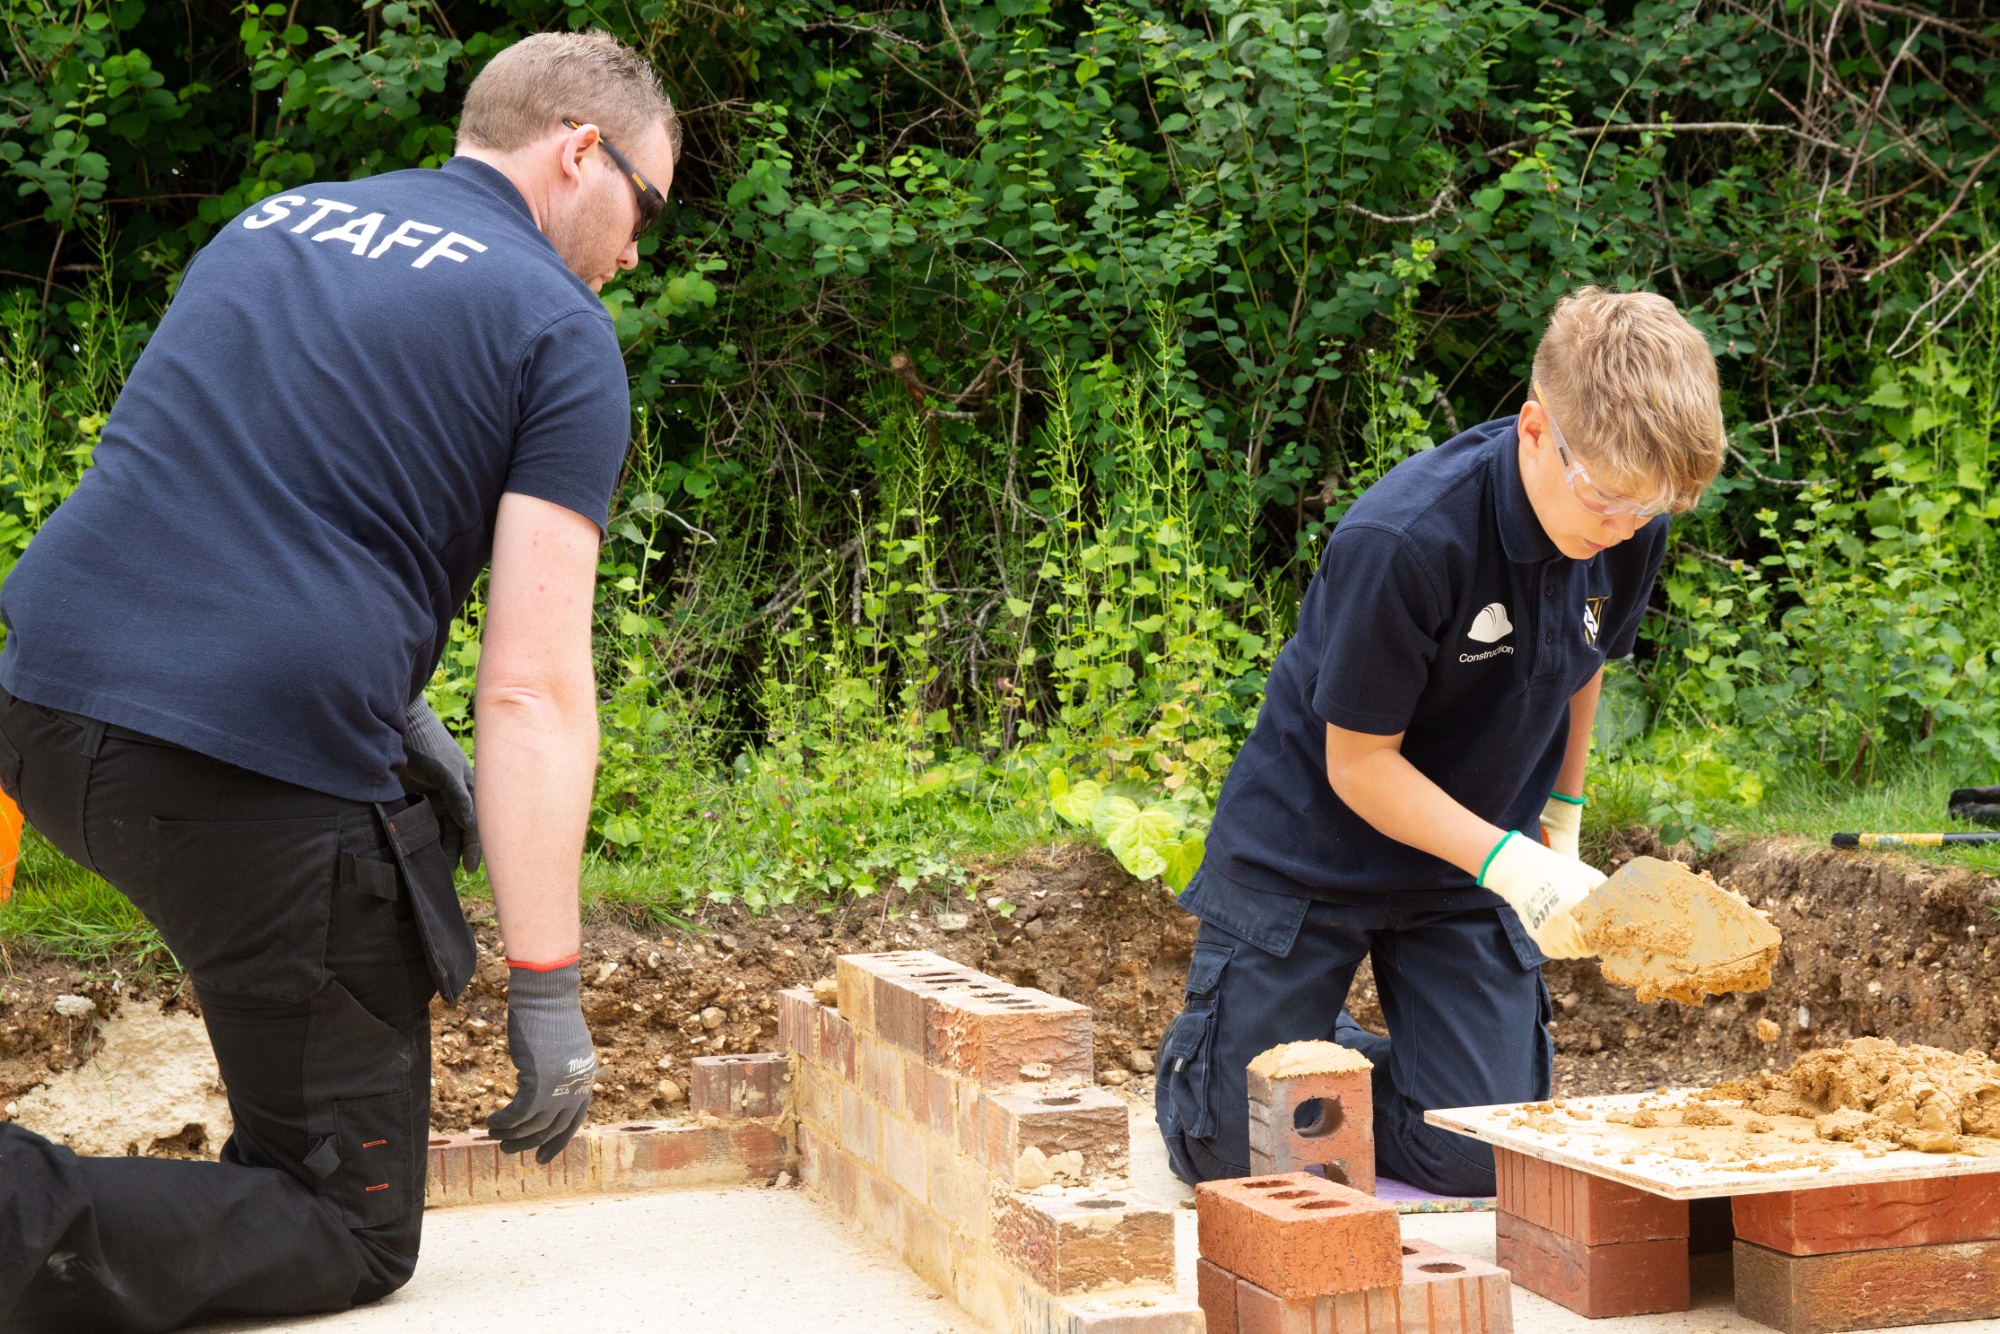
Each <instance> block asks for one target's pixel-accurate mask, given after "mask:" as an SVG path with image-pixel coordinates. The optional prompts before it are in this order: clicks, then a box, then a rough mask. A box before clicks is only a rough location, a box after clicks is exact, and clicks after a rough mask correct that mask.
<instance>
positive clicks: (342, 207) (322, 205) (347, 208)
mask: <svg viewBox="0 0 2000 1334" xmlns="http://www.w3.org/2000/svg"><path fill="white" fill-rule="evenodd" d="M336 209H337V210H339V211H340V212H342V213H352V212H353V211H354V205H352V204H343V203H341V202H340V201H339V200H338V199H315V200H313V211H312V212H311V213H309V214H307V215H306V220H305V221H304V222H302V223H300V224H299V225H298V226H296V227H294V228H292V230H293V231H294V232H309V231H311V230H312V229H313V228H315V227H317V226H319V224H320V222H321V221H322V220H323V219H324V218H325V217H326V215H327V214H329V213H332V212H334V211H335V210H336Z"/></svg>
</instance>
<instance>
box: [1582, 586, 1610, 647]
mask: <svg viewBox="0 0 2000 1334" xmlns="http://www.w3.org/2000/svg"><path fill="white" fill-rule="evenodd" d="M1609 601H1611V596H1610V594H1608V593H1607V594H1605V595H1604V596H1603V597H1596V598H1585V599H1584V600H1583V642H1584V643H1586V644H1589V645H1590V646H1592V647H1593V648H1594V647H1596V645H1597V632H1598V630H1599V629H1601V628H1602V627H1603V625H1604V604H1605V603H1607V602H1609Z"/></svg>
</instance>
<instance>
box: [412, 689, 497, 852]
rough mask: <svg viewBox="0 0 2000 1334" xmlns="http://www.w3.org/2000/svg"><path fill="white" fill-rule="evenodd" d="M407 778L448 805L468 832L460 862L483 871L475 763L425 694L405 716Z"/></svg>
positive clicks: (445, 806) (420, 790)
mask: <svg viewBox="0 0 2000 1334" xmlns="http://www.w3.org/2000/svg"><path fill="white" fill-rule="evenodd" d="M402 776H403V778H404V780H405V782H406V783H407V784H408V785H409V786H410V787H412V788H414V789H416V790H417V791H419V792H430V793H435V794H436V795H437V799H438V800H439V802H441V803H442V804H443V806H444V809H445V813H446V814H448V815H450V816H451V818H452V822H453V823H455V824H456V825H457V826H458V827H459V828H460V829H462V830H464V831H465V841H464V852H463V854H462V855H461V856H460V859H459V860H460V862H461V864H462V865H463V866H464V867H465V869H466V870H468V871H476V870H478V869H479V822H478V818H477V817H476V816H475V815H474V814H473V805H472V761H471V760H469V759H467V758H466V756H465V749H464V747H462V746H460V745H459V744H458V742H457V741H456V740H454V739H453V737H452V735H451V733H449V732H447V731H445V730H444V724H443V723H441V722H439V721H438V716H437V714H436V713H434V712H433V711H432V710H431V704H430V701H429V700H427V699H425V698H424V697H423V696H422V695H421V694H420V695H418V696H417V697H416V699H415V700H413V701H412V702H411V704H410V707H409V710H408V712H407V713H406V714H405V715H404V728H403V775H402Z"/></svg>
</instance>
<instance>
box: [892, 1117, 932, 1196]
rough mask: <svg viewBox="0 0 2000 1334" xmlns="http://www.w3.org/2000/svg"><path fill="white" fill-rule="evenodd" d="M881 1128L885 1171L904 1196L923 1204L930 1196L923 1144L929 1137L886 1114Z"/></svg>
mask: <svg viewBox="0 0 2000 1334" xmlns="http://www.w3.org/2000/svg"><path fill="white" fill-rule="evenodd" d="M880 1125H881V1127H882V1169H883V1170H884V1171H885V1172H887V1173H888V1174H889V1180H891V1181H893V1182H895V1183H896V1185H897V1186H899V1187H901V1189H902V1191H903V1193H904V1194H905V1195H908V1196H909V1197H910V1198H911V1199H914V1200H916V1201H917V1202H918V1203H920V1204H921V1203H923V1202H924V1201H925V1200H927V1199H928V1198H929V1195H930V1167H929V1164H928V1162H927V1159H928V1157H929V1155H928V1154H927V1153H926V1152H925V1143H924V1142H925V1140H927V1139H928V1138H929V1136H928V1135H926V1134H925V1133H924V1132H923V1131H922V1130H920V1129H918V1128H917V1127H916V1126H914V1125H911V1124H910V1123H909V1122H908V1121H905V1120H904V1119H903V1118H902V1117H900V1116H891V1115H889V1114H888V1113H887V1112H884V1113H882V1116H881V1120H880Z"/></svg>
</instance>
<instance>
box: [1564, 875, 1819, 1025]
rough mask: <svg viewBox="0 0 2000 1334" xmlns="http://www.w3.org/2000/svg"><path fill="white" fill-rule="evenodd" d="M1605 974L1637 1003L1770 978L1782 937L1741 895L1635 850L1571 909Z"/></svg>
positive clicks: (1682, 998)
mask: <svg viewBox="0 0 2000 1334" xmlns="http://www.w3.org/2000/svg"><path fill="white" fill-rule="evenodd" d="M1574 912H1575V916H1576V921H1577V925H1578V926H1579V927H1581V928H1582V930H1583V935H1584V939H1585V940H1586V941H1588V942H1589V943H1590V946H1591V948H1592V949H1594V950H1596V951H1597V955H1598V962H1599V966H1600V967H1601V968H1602V969H1603V970H1604V976H1605V979H1606V980H1607V981H1611V982H1616V983H1617V984H1618V985H1619V986H1621V987H1631V988H1632V989H1633V990H1634V991H1636V992H1637V993H1638V997H1639V1000H1640V1001H1641V1002H1647V1001H1654V1000H1658V999H1659V998H1660V997H1662V996H1666V997H1670V998H1671V999H1673V1000H1677V1001H1679V1002H1680V1003H1681V1004H1683V1005H1699V1004H1701V1002H1702V998H1703V997H1705V996H1716V995H1721V994H1722V993H1724V992H1729V991H1762V990H1764V989H1765V988H1766V987H1768V986H1770V985H1771V965H1772V964H1774V963H1776V962H1777V961H1778V946H1779V944H1780V937H1779V935H1778V930H1777V928H1776V927H1774V926H1772V925H1771V923H1770V921H1769V920H1768V918H1767V917H1766V915H1765V914H1764V913H1762V912H1759V911H1758V910H1757V909H1755V908H1753V907H1751V906H1750V905H1749V904H1748V903H1747V902H1745V901H1744V900H1743V898H1742V896H1740V895H1738V894H1735V893H1733V892H1731V891H1730V890H1727V889H1724V888H1723V887H1722V886H1720V885H1718V884H1716V883H1715V882H1714V881H1713V880H1710V879H1709V878H1708V877H1707V876H1705V875H1697V874H1696V873H1695V872H1693V871H1690V870H1689V869H1688V868H1687V867H1685V866H1682V865H1681V864H1680V863H1679V862H1669V861H1661V860H1660V859H1659V858H1658V857H1634V858H1633V859H1632V860H1631V861H1629V862H1627V863H1626V864H1625V865H1624V866H1622V867H1620V868H1619V869H1618V872H1617V874H1615V875H1613V876H1612V877H1611V878H1610V879H1609V880H1606V881H1605V882H1604V883H1603V884H1602V885H1599V886H1598V887H1597V888H1596V889H1595V890H1594V891H1592V893H1591V895H1590V897H1589V898H1587V899H1585V900H1584V901H1583V902H1582V903H1581V904H1578V905H1577V907H1576V908H1575V910H1574Z"/></svg>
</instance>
